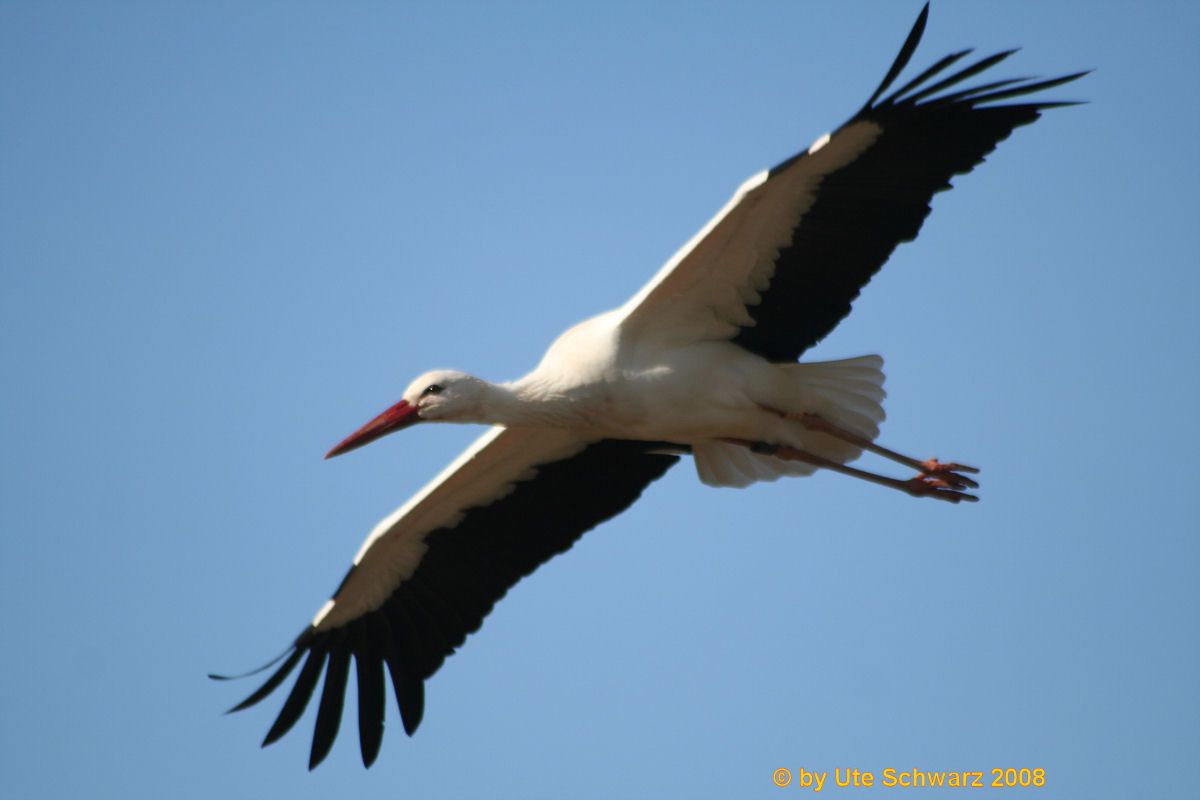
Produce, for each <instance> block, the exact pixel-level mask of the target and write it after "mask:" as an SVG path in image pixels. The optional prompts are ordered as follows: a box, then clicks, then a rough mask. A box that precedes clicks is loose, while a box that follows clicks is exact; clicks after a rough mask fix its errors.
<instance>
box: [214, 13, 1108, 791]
mask: <svg viewBox="0 0 1200 800" xmlns="http://www.w3.org/2000/svg"><path fill="white" fill-rule="evenodd" d="M928 12H929V7H928V5H926V6H925V8H924V9H923V10H922V11H921V13H920V16H918V18H917V21H916V24H915V25H914V26H913V29H912V31H911V32H910V33H909V35H908V38H907V39H906V41H905V42H904V45H903V47H902V48H901V49H900V53H899V55H898V56H897V57H896V60H895V62H894V63H893V64H892V66H891V69H889V70H888V72H887V75H886V76H885V77H884V79H883V81H882V82H881V83H880V85H879V88H878V89H876V90H875V92H874V93H873V94H872V95H871V97H870V99H869V100H867V102H866V104H865V105H864V106H863V107H862V109H861V110H859V112H858V113H857V114H855V115H854V116H853V117H852V118H851V119H850V120H849V121H848V122H847V123H846V124H844V125H842V126H841V127H840V128H838V129H837V130H836V131H834V132H833V133H832V134H826V135H825V136H822V137H820V138H819V139H818V140H817V141H816V142H815V143H814V144H813V145H812V146H811V147H809V148H808V149H807V150H805V151H804V152H801V153H799V154H797V155H795V156H793V157H792V158H789V159H788V160H787V161H784V162H783V163H782V164H780V165H778V166H777V167H775V168H773V169H771V170H767V171H764V172H760V173H759V174H757V175H755V176H754V177H752V178H750V179H749V180H748V181H746V182H745V183H744V184H742V186H741V187H739V188H738V190H737V191H736V192H735V193H734V195H733V198H732V199H731V200H730V201H729V202H728V203H727V204H726V205H725V207H724V208H722V209H721V210H720V212H718V213H717V215H716V216H715V217H713V219H712V220H711V221H709V223H708V224H707V225H705V226H704V227H703V228H702V229H701V230H700V232H699V233H697V234H696V235H695V236H693V237H692V239H691V241H689V242H688V243H687V244H685V245H684V246H683V248H682V249H681V250H680V251H679V252H678V253H676V254H675V255H674V257H672V258H671V260H670V261H668V262H667V264H666V265H665V266H664V267H663V268H662V269H661V270H660V271H659V272H658V274H657V275H655V276H654V278H653V279H652V280H651V281H650V283H649V284H647V285H646V286H645V287H644V288H643V289H642V290H641V291H639V292H638V293H637V294H636V295H634V297H633V298H632V299H630V300H629V302H627V303H626V304H625V305H623V306H621V307H620V308H618V309H616V310H613V311H609V312H606V313H604V314H600V315H599V316H597V317H594V318H592V319H590V320H587V321H586V322H583V323H580V324H579V325H576V326H575V327H573V328H571V329H570V330H568V331H567V332H566V333H564V334H563V335H562V336H560V337H559V338H558V340H557V341H555V342H554V343H553V344H552V345H551V347H550V349H549V350H548V351H547V353H546V355H545V357H544V358H543V359H542V361H541V363H539V364H538V366H537V368H536V369H534V370H533V371H532V372H530V373H529V374H528V375H526V376H525V377H523V378H520V379H519V380H516V381H512V382H510V383H500V384H493V383H488V382H487V381H484V380H481V379H479V378H475V377H472V376H470V375H466V374H463V373H461V372H455V371H451V370H437V371H434V372H429V373H426V374H424V375H422V376H421V377H419V378H417V379H416V380H415V381H414V382H413V383H412V384H411V385H410V386H409V387H408V389H406V390H405V392H404V395H403V398H402V399H401V400H400V401H399V402H398V403H396V404H395V405H393V406H392V407H391V408H389V409H387V410H386V411H384V412H383V413H382V414H380V415H379V416H378V417H376V418H375V419H373V420H372V421H370V422H368V423H367V424H366V425H364V426H363V427H362V428H360V429H359V430H358V431H356V432H355V433H353V434H351V435H350V436H349V437H347V438H346V439H345V440H344V441H343V442H341V443H340V444H338V445H337V446H336V447H334V448H333V449H332V450H330V452H329V454H328V455H329V456H334V455H338V454H341V453H344V452H346V451H348V450H352V449H354V448H356V447H359V446H361V445H363V444H366V443H367V442H370V441H373V440H374V439H377V438H379V437H381V436H383V435H385V434H388V433H391V432H393V431H396V430H399V429H401V428H404V427H406V426H409V425H412V424H414V423H417V422H427V421H429V422H432V421H440V422H470V423H486V424H489V425H492V426H493V427H492V428H491V429H490V430H489V431H487V432H486V433H484V434H483V435H482V436H481V437H480V438H479V439H478V440H477V441H475V443H474V444H472V445H471V446H470V447H468V448H467V450H466V451H465V452H464V453H463V454H462V455H460V456H459V457H458V458H457V459H456V460H455V461H454V462H453V463H452V464H450V465H449V466H448V467H446V469H445V470H443V471H442V473H441V474H440V475H438V476H437V477H436V478H434V479H433V481H431V482H430V483H429V484H428V485H427V486H426V487H425V488H424V489H422V490H421V491H419V492H418V493H417V494H416V496H414V497H413V498H412V499H411V500H409V501H408V502H407V503H406V504H404V506H403V507H401V508H400V509H399V510H397V511H396V512H395V513H393V514H392V515H391V516H389V517H387V518H386V519H384V520H383V521H382V522H380V523H379V525H377V526H376V527H375V529H374V530H373V531H371V533H370V535H369V536H368V537H367V539H366V541H365V542H364V543H363V545H362V547H361V548H360V549H359V551H358V554H357V555H356V556H355V557H354V562H353V566H351V568H350V571H349V572H348V573H347V574H346V577H345V578H344V579H343V580H342V583H341V585H340V586H339V587H338V589H337V591H336V592H335V593H334V594H333V597H332V598H331V599H330V600H329V601H327V602H326V603H325V604H324V606H322V608H321V609H320V610H319V611H318V612H317V614H316V616H315V617H314V618H313V620H312V622H311V623H310V624H309V625H308V626H307V627H305V629H304V631H303V632H302V633H301V634H300V635H299V636H298V637H297V638H296V640H295V642H294V643H293V644H292V647H291V649H290V650H289V651H288V652H286V653H285V654H284V655H283V656H280V658H281V659H282V658H284V656H286V660H284V662H283V664H282V665H281V666H280V667H279V669H278V670H277V671H276V672H274V673H273V674H272V675H271V677H270V678H269V679H268V680H267V681H266V682H265V683H264V684H263V685H262V686H261V687H260V688H259V689H258V690H257V691H255V692H254V693H253V694H251V695H250V696H249V697H247V698H246V699H245V700H244V701H243V702H242V703H240V704H239V705H237V706H236V707H235V708H234V709H232V710H241V709H244V708H247V707H249V706H252V705H254V704H255V703H258V702H259V701H260V700H262V699H263V698H264V697H266V696H267V695H269V694H271V693H272V692H273V691H275V690H276V689H277V688H279V686H280V685H281V684H282V683H283V682H284V680H285V679H287V677H288V676H289V675H290V674H291V673H292V671H293V670H294V669H295V668H296V666H297V665H298V664H300V662H301V661H302V660H303V662H304V665H303V667H302V668H301V669H300V673H299V677H298V678H297V679H296V682H295V684H294V685H293V686H292V690H291V693H290V694H289V695H288V697H287V699H286V700H285V701H284V704H283V708H282V710H281V711H280V712H279V716H278V717H277V718H276V720H275V724H274V725H273V726H272V727H271V729H270V731H269V732H268V733H267V736H266V739H265V740H264V742H263V744H264V746H265V745H267V744H270V743H271V742H274V741H276V740H277V739H279V738H280V737H281V736H283V735H284V734H285V733H287V731H288V730H289V729H291V727H292V726H293V725H294V724H295V722H296V721H297V719H298V718H299V717H300V715H301V713H302V712H303V711H304V709H305V707H306V706H307V705H308V702H309V700H310V698H311V697H312V693H313V690H314V689H315V687H316V684H317V680H318V678H320V676H321V674H322V673H324V675H325V682H324V689H323V691H322V693H321V700H320V704H319V707H318V710H317V719H316V727H315V733H314V736H313V742H312V752H311V757H310V762H309V768H310V769H311V768H312V767H315V766H316V765H317V764H319V763H320V762H321V760H322V759H324V758H325V756H326V755H327V754H328V752H329V749H330V747H331V746H332V744H333V740H334V738H335V737H336V735H337V731H338V725H339V722H340V720H341V717H342V704H343V699H344V696H345V690H346V682H347V678H348V675H349V671H350V662H351V657H353V660H354V668H355V673H356V675H357V681H358V726H359V738H360V742H361V749H362V758H363V763H364V764H365V765H367V766H370V765H371V763H372V762H373V761H374V760H375V758H376V756H377V755H378V753H379V747H380V743H381V741H382V737H383V723H384V708H385V688H384V673H385V670H386V672H387V674H388V675H390V678H391V683H392V686H393V689H394V691H395V695H396V699H397V702H398V705H399V709H400V717H401V720H402V721H403V724H404V730H405V731H406V732H407V733H408V734H409V735H411V734H412V733H413V732H414V731H415V730H416V728H417V726H418V724H420V721H421V717H422V713H423V711H424V704H425V700H424V683H425V680H426V679H427V678H429V677H430V676H431V675H433V673H434V672H436V671H437V669H438V668H439V667H440V666H441V664H442V661H443V660H444V659H445V658H446V656H448V655H450V654H451V653H453V652H454V650H455V649H457V648H458V647H459V646H460V645H461V644H462V643H463V641H464V639H465V638H466V636H467V634H469V633H472V632H473V631H475V630H477V629H478V628H479V626H480V624H482V622H483V618H484V617H485V616H486V615H487V613H488V612H489V611H490V610H491V608H492V606H493V605H494V604H495V603H496V601H497V600H499V599H500V598H501V597H503V596H504V594H505V592H507V591H508V590H509V589H510V588H511V587H512V586H513V585H514V584H515V583H517V582H518V581H519V580H520V579H521V578H522V577H524V576H526V575H528V574H529V573H531V572H533V571H534V570H535V569H537V567H538V566H540V565H541V564H542V563H544V562H545V561H547V560H548V559H550V558H551V557H553V556H554V555H556V554H558V553H561V552H563V551H564V550H566V549H568V548H569V547H571V545H572V544H574V542H575V541H576V540H577V539H578V538H579V537H580V536H581V535H582V534H583V533H584V532H585V531H587V530H589V529H590V528H592V527H594V526H595V525H597V524H599V523H601V522H603V521H604V520H606V519H608V518H610V517H612V516H614V515H616V514H618V513H620V512H621V511H623V510H624V509H625V508H627V507H628V506H629V505H630V504H631V503H633V501H634V500H636V499H637V498H638V496H639V495H640V494H641V493H642V491H643V490H644V489H645V488H646V486H648V485H649V484H650V483H651V482H652V481H654V480H655V479H656V478H658V477H659V476H661V475H662V474H663V473H664V472H666V471H667V470H668V469H669V468H670V467H671V466H672V465H673V464H675V463H676V462H677V461H679V459H680V455H681V454H685V453H690V454H691V455H692V457H693V460H694V461H695V464H696V469H697V472H698V473H699V476H700V479H701V480H702V481H703V482H705V483H708V484H712V485H718V486H744V485H746V484H749V483H752V482H754V481H759V480H773V479H775V478H777V477H779V476H781V475H807V474H810V473H812V472H813V471H815V470H816V469H818V468H824V469H831V470H836V471H838V472H843V473H847V474H850V475H853V476H856V477H860V478H866V479H868V480H871V481H874V482H876V483H881V484H884V485H886V486H890V487H893V488H898V489H902V490H904V491H907V492H909V493H911V494H914V495H918V496H925V497H932V498H937V499H941V500H947V501H951V502H959V501H961V500H974V499H975V498H974V497H973V496H971V495H969V494H967V493H966V491H965V490H968V489H971V488H974V487H975V486H976V485H977V484H976V483H975V482H974V481H973V480H972V479H971V478H969V477H967V475H966V474H964V473H968V472H975V470H974V469H973V468H970V467H964V466H961V465H956V464H942V463H939V462H937V461H934V460H932V459H931V460H928V461H918V460H915V459H911V458H907V457H905V456H902V455H900V454H898V453H896V452H893V451H891V450H887V449H885V448H882V447H879V446H878V445H876V444H875V443H874V440H875V438H876V436H877V435H878V432H879V424H880V422H881V421H882V420H883V417H884V414H883V408H882V406H881V402H882V400H883V396H884V392H883V388H882V385H883V372H882V369H881V368H882V365H883V360H882V359H881V358H879V357H878V356H865V357H861V358H853V359H849V360H844V361H835V362H825V363H808V364H798V363H797V359H798V358H799V357H800V355H801V354H802V353H804V352H805V351H806V350H807V349H808V348H810V347H812V346H813V345H814V344H816V343H817V342H818V341H820V340H821V339H822V338H823V337H824V336H825V335H826V334H828V333H829V332H830V331H831V330H832V329H833V328H834V327H835V326H836V325H837V324H838V322H839V321H840V320H841V319H842V318H843V317H844V316H846V314H847V313H848V312H849V311H850V303H851V301H853V300H854V298H855V297H857V296H858V293H859V291H860V290H861V289H862V287H863V286H864V285H865V284H866V283H867V282H868V281H869V280H870V278H871V276H872V275H874V274H875V272H876V271H877V270H878V269H879V268H880V267H881V266H882V265H883V263H884V262H885V261H886V260H887V258H888V256H889V255H890V254H891V252H892V250H893V249H894V248H895V247H896V245H897V244H899V243H900V242H905V241H910V240H912V239H913V238H915V237H916V235H917V232H918V231H919V230H920V228H921V223H922V221H923V220H924V219H925V216H926V215H927V214H928V213H929V203H930V200H931V199H932V197H933V195H934V194H935V193H936V192H939V191H943V190H945V189H949V188H950V183H949V181H950V178H951V177H952V176H954V175H959V174H963V173H966V172H969V171H970V170H971V169H972V168H973V167H974V166H975V165H976V164H978V163H980V161H982V160H983V158H984V156H985V155H987V154H988V153H990V152H991V151H992V149H993V148H994V147H995V146H996V144H997V143H998V142H999V141H1001V140H1002V139H1004V138H1006V137H1007V136H1008V135H1009V134H1010V133H1011V132H1012V130H1013V129H1014V128H1016V127H1017V126H1019V125H1025V124H1028V123H1030V122H1033V121H1034V120H1035V119H1037V118H1038V116H1039V112H1041V111H1042V110H1043V109H1047V108H1050V107H1053V106H1059V105H1068V103H1059V102H1045V101H1037V102H1020V103H1016V104H997V103H998V101H1001V100H1006V99H1008V98H1013V97H1018V96H1021V95H1027V94H1029V93H1031V92H1036V91H1038V90H1041V89H1046V88H1049V87H1052V86H1057V85H1059V84H1063V83H1066V82H1067V81H1071V80H1074V79H1076V78H1078V77H1080V76H1081V75H1083V74H1086V73H1083V72H1080V73H1075V74H1071V75H1066V76H1063V77H1060V78H1055V79H1051V80H1031V79H1024V78H1022V79H1010V80H998V81H993V82H990V83H984V84H982V85H977V86H973V87H971V88H967V89H958V90H955V91H952V92H946V91H945V90H947V89H950V88H951V87H953V86H956V85H958V84H959V83H961V82H962V81H964V80H965V79H967V78H970V77H972V76H974V75H976V74H978V73H980V72H982V71H984V70H985V69H987V68H989V67H991V66H993V65H995V64H996V63H998V62H999V61H1001V60H1003V59H1004V58H1006V57H1008V56H1009V55H1010V54H1011V53H1012V52H1013V51H1006V52H1002V53H998V54H996V55H993V56H990V57H988V58H984V59H982V60H980V61H977V62H975V63H973V64H971V65H970V66H967V67H965V68H962V69H960V70H958V71H957V72H952V73H951V74H949V75H945V76H944V77H943V75H944V74H945V73H946V71H947V70H948V68H949V67H950V66H951V65H952V64H955V63H956V62H958V61H959V60H960V59H962V58H963V57H964V56H966V55H967V54H968V53H969V52H970V51H969V50H963V51H960V52H957V53H953V54H951V55H948V56H946V57H945V58H942V59H941V60H939V61H937V62H936V63H934V64H933V65H932V66H930V67H929V68H928V69H926V70H925V71H923V72H921V73H920V74H919V75H917V76H916V77H915V78H913V79H912V80H911V81H909V82H907V83H905V84H904V85H903V86H901V87H900V88H899V89H897V90H896V91H894V92H892V93H891V94H890V95H888V96H886V97H884V93H885V92H886V91H887V90H888V89H889V87H891V85H892V84H893V82H894V81H895V80H896V78H897V77H898V76H899V74H900V72H901V70H903V69H904V67H905V66H906V65H907V64H908V61H909V58H910V57H911V56H912V54H913V51H914V50H915V49H916V46H917V43H918V42H919V41H920V38H921V34H922V32H923V31H924V28H925V21H926V18H927V16H928ZM863 450H869V451H872V452H876V453H879V454H881V455H883V456H885V457H887V458H890V459H893V460H896V461H899V462H900V463H902V464H905V465H907V466H909V467H911V468H914V469H916V470H917V471H918V475H917V476H916V477H914V478H910V479H908V480H898V479H894V478H889V477H884V476H882V475H876V474H873V473H868V472H865V471H862V470H858V469H855V468H853V467H849V466H846V464H847V462H850V461H852V460H854V459H855V458H857V457H858V456H859V455H860V454H861V453H862V451H863ZM276 661H278V659H277V660H276ZM274 663H275V662H272V665H273V664H274ZM272 665H268V666H272ZM263 669H266V667H264V668H263Z"/></svg>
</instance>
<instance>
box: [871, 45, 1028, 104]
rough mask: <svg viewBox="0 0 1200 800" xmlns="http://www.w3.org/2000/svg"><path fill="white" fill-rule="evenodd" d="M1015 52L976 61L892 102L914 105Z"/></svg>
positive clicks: (1014, 50)
mask: <svg viewBox="0 0 1200 800" xmlns="http://www.w3.org/2000/svg"><path fill="white" fill-rule="evenodd" d="M1015 52H1017V50H1016V48H1014V49H1012V50H1003V51H1001V52H999V53H996V54H995V55H991V56H988V57H987V58H981V59H980V60H978V61H976V62H975V63H974V64H970V65H968V66H966V67H963V68H962V69H960V70H959V71H958V72H956V73H954V74H953V75H950V76H949V77H947V78H943V79H942V80H940V81H938V82H937V83H934V84H930V85H929V86H926V87H925V88H924V89H922V90H921V91H919V92H915V93H913V94H910V95H908V96H907V97H900V98H892V100H893V101H894V102H895V104H896V105H915V104H917V103H918V102H920V101H921V100H923V99H924V98H926V97H929V96H930V95H932V94H936V93H937V92H940V91H941V90H942V89H949V88H950V87H951V86H954V85H955V84H957V83H962V82H963V81H965V80H966V79H967V78H970V77H973V76H975V75H978V74H979V73H981V72H983V71H984V70H985V69H989V68H991V67H994V66H996V65H997V64H999V63H1000V62H1001V61H1003V60H1004V59H1006V58H1008V57H1009V56H1011V55H1012V54H1013V53H1015Z"/></svg>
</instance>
